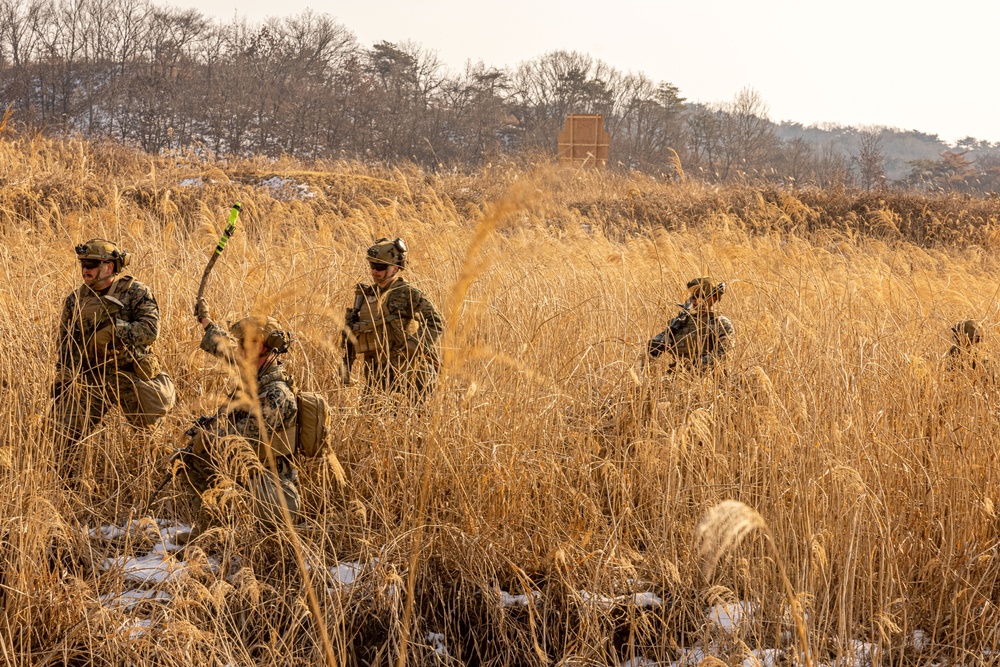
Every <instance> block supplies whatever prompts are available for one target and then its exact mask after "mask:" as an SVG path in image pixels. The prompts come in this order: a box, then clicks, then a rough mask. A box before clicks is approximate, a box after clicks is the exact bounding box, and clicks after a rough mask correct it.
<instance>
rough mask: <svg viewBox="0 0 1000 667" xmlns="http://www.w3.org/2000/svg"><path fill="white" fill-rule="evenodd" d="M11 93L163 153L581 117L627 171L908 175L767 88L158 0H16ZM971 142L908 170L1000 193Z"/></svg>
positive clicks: (2, 80)
mask: <svg viewBox="0 0 1000 667" xmlns="http://www.w3.org/2000/svg"><path fill="white" fill-rule="evenodd" d="M0 100H3V101H4V102H5V105H4V106H7V105H8V104H9V105H11V108H12V109H13V111H14V121H15V122H16V123H20V124H21V125H23V126H27V127H32V128H36V129H40V130H43V131H48V132H61V133H65V134H71V133H78V134H82V135H84V136H87V137H91V138H97V137H111V138H113V139H114V140H116V141H119V142H122V143H126V144H130V145H135V146H138V147H140V148H142V149H143V150H145V151H148V152H151V153H162V152H166V151H177V150H195V151H202V152H204V153H207V154H211V155H213V156H215V157H227V156H246V155H251V154H263V155H271V156H275V155H281V154H289V155H294V156H297V157H301V158H324V159H337V158H351V159H361V160H365V161H373V162H384V163H391V162H394V161H399V160H410V161H415V162H417V163H419V164H422V165H428V166H437V165H447V166H451V165H468V166H475V165H478V164H481V163H485V162H491V161H495V160H497V159H498V158H500V157H501V156H504V155H518V154H524V153H547V154H551V153H554V152H555V144H556V136H557V133H558V131H559V129H560V128H561V127H562V125H563V122H564V119H565V116H566V114H567V113H600V114H603V115H604V118H605V126H606V128H607V129H608V131H609V132H610V134H611V160H610V163H611V165H612V167H614V168H622V169H638V170H642V171H645V172H648V173H653V174H664V175H667V176H679V174H680V172H679V171H678V168H679V169H681V170H683V172H684V173H686V175H688V176H698V177H702V178H705V179H708V180H713V181H719V182H726V181H733V180H738V179H753V180H758V179H759V180H769V181H777V182H787V183H795V184H798V185H815V186H819V187H824V188H825V187H837V186H854V187H862V188H865V189H877V188H881V187H887V186H889V185H891V183H892V181H893V180H894V179H893V178H892V176H894V175H893V174H890V176H887V175H886V163H887V161H891V156H887V155H886V152H885V142H884V139H885V137H886V132H890V131H888V130H884V129H880V128H876V129H873V128H868V129H863V130H852V133H853V134H854V135H855V136H853V137H852V138H850V140H849V141H848V142H847V143H846V148H845V143H844V141H838V142H836V143H835V142H834V141H832V140H831V141H816V140H810V138H809V135H808V133H807V132H805V131H803V132H798V133H796V132H794V131H792V132H790V131H789V126H788V125H787V124H786V125H781V126H779V125H777V124H775V123H774V122H772V121H771V120H770V119H769V118H768V110H767V105H766V104H765V102H764V100H762V99H761V97H760V96H759V95H758V94H757V93H756V92H755V91H753V90H743V91H741V92H740V93H738V94H737V95H736V96H735V97H734V99H733V100H731V101H729V102H725V103H719V104H712V105H703V104H690V103H687V102H686V101H685V99H684V98H683V97H682V95H681V93H680V91H679V90H678V88H677V87H676V86H674V85H672V84H670V83H668V82H663V81H660V82H657V81H653V80H651V79H650V78H649V77H647V76H646V75H644V74H642V73H631V72H628V73H626V72H622V71H620V70H617V69H615V68H614V67H611V66H609V65H608V64H606V63H604V62H602V61H600V60H596V59H594V58H591V57H589V56H587V55H584V54H580V53H575V52H563V51H557V52H553V53H549V54H546V55H543V56H541V57H539V58H537V59H535V60H532V61H528V62H524V63H521V64H519V65H517V66H514V67H511V68H497V67H492V66H487V65H485V64H483V63H476V64H471V63H470V64H468V65H467V66H466V67H465V69H464V70H463V71H461V72H453V71H449V70H448V69H447V68H446V67H444V65H443V64H442V63H441V62H440V60H439V59H438V58H437V56H436V54H435V53H434V52H433V51H431V50H429V49H426V48H424V47H422V46H420V45H417V44H414V43H398V44H394V43H389V42H379V43H376V44H374V45H373V46H371V47H367V46H364V45H362V44H360V43H358V41H357V39H356V38H355V36H354V35H353V34H352V33H351V31H350V30H349V29H347V28H346V27H345V26H343V25H341V24H340V23H338V22H337V21H336V20H335V19H333V18H331V17H330V16H327V15H323V14H314V13H311V12H306V13H303V14H300V15H298V16H294V17H286V18H273V19H270V20H268V21H267V22H265V23H263V24H252V23H248V22H246V21H245V20H239V19H236V20H232V21H230V22H219V21H214V20H210V19H208V18H206V17H205V16H204V15H202V14H201V13H200V12H198V11H197V10H182V9H177V8H171V7H160V6H157V5H154V4H151V3H149V2H147V1H145V0H0ZM841 134H842V133H841ZM841 138H842V137H841ZM970 141H972V144H973V145H972V149H974V150H970V149H965V150H963V151H954V152H949V157H945V158H942V159H932V160H930V161H929V162H930V163H933V164H929V163H921V164H919V165H914V166H912V168H911V171H910V173H907V174H905V177H904V178H901V179H899V181H900V182H901V183H904V184H906V185H911V186H916V187H922V188H926V189H944V188H947V189H960V190H966V191H970V192H973V191H982V192H987V191H1000V150H997V149H998V148H1000V147H998V146H991V145H989V144H985V145H980V144H983V143H984V142H980V143H979V144H977V143H976V142H975V140H970ZM947 160H950V162H946V161H947ZM939 162H940V163H941V164H938V163H939ZM956 162H957V163H959V164H958V165H957V167H956ZM897 171H898V169H897ZM895 176H898V174H896V175H895Z"/></svg>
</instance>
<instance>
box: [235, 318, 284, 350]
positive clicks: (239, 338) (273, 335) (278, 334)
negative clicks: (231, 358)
mask: <svg viewBox="0 0 1000 667" xmlns="http://www.w3.org/2000/svg"><path fill="white" fill-rule="evenodd" d="M229 333H230V334H231V335H232V336H233V338H235V339H236V342H238V343H239V344H240V345H243V344H244V342H245V341H246V340H247V338H248V337H249V338H250V340H259V341H261V342H262V343H263V344H264V347H266V348H267V349H268V350H273V351H274V352H277V353H278V354H284V353H285V352H287V351H288V346H289V345H290V344H291V342H292V337H291V335H289V334H288V333H286V332H285V330H284V329H282V328H281V325H280V324H278V320H276V319H274V318H273V317H261V316H259V315H258V316H254V315H251V316H249V317H244V318H243V319H242V320H240V321H238V322H236V323H234V324H231V325H230V326H229Z"/></svg>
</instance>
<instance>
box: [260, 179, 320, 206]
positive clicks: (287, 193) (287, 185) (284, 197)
mask: <svg viewBox="0 0 1000 667" xmlns="http://www.w3.org/2000/svg"><path fill="white" fill-rule="evenodd" d="M260 185H261V187H265V188H267V189H269V190H270V191H271V197H273V198H274V199H278V200H281V201H289V200H291V199H312V198H313V197H315V196H316V193H315V192H313V191H312V190H310V189H309V186H308V185H306V184H305V183H297V182H296V181H294V180H292V179H290V178H281V177H280V176H272V177H271V178H266V179H264V180H263V181H261V182H260Z"/></svg>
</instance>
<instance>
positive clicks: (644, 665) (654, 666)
mask: <svg viewBox="0 0 1000 667" xmlns="http://www.w3.org/2000/svg"><path fill="white" fill-rule="evenodd" d="M618 667H659V663H657V662H654V661H653V660H650V659H649V658H643V657H636V658H632V659H631V660H626V661H625V662H623V663H622V664H620V665H619V666H618Z"/></svg>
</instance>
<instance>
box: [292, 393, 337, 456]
mask: <svg viewBox="0 0 1000 667" xmlns="http://www.w3.org/2000/svg"><path fill="white" fill-rule="evenodd" d="M295 399H296V402H297V403H298V407H299V414H298V426H299V439H298V447H297V450H296V451H298V453H299V454H301V455H302V456H306V457H313V456H318V455H320V454H322V453H323V452H324V451H325V450H326V446H327V441H328V439H329V438H328V436H329V427H328V419H329V413H330V406H329V404H328V403H327V402H326V398H324V397H323V394H320V393H319V392H315V391H300V392H299V393H298V394H296V396H295Z"/></svg>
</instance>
